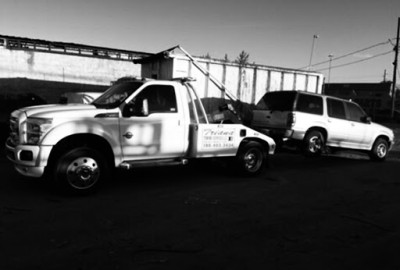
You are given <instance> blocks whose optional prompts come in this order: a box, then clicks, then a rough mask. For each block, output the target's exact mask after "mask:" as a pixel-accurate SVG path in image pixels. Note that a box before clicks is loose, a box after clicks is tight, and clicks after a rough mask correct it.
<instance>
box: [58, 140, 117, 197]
mask: <svg viewBox="0 0 400 270" xmlns="http://www.w3.org/2000/svg"><path fill="white" fill-rule="evenodd" d="M108 171H109V170H108V166H107V163H106V161H105V159H104V157H103V155H102V154H101V153H100V152H98V151H96V150H94V149H91V148H88V147H79V148H75V149H73V150H71V151H69V152H67V153H65V154H63V155H61V157H60V158H59V160H58V162H57V163H56V165H55V168H54V174H55V175H54V176H55V180H56V182H57V184H58V185H60V186H62V187H63V188H65V189H67V191H69V192H73V193H87V192H91V191H93V190H94V189H95V188H96V187H97V186H98V185H99V183H100V182H101V181H102V180H103V178H104V177H106V175H107V174H108Z"/></svg>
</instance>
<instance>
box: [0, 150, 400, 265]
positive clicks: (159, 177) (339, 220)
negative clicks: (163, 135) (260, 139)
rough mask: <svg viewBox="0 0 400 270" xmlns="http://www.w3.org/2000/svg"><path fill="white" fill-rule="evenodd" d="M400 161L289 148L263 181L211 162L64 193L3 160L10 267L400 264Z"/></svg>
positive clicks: (2, 231) (5, 248)
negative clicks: (306, 153)
mask: <svg viewBox="0 0 400 270" xmlns="http://www.w3.org/2000/svg"><path fill="white" fill-rule="evenodd" d="M399 165H400V161H399V160H398V159H396V158H389V159H388V160H387V161H386V162H378V163H376V162H370V161H369V160H367V159H364V158H362V157H356V156H352V157H349V156H345V157H337V156H324V157H321V158H305V157H303V156H302V155H298V154H296V153H278V154H277V155H275V156H273V157H271V158H270V161H269V167H268V168H267V170H266V171H265V173H263V174H262V175H260V176H258V177H255V178H250V179H249V178H243V177H240V176H237V175H235V174H233V173H231V172H230V170H229V169H226V168H222V167H220V166H219V165H218V164H213V163H208V162H199V163H195V164H191V165H190V166H187V167H171V168H157V169H146V170H138V171H135V172H132V173H131V172H130V173H128V172H119V173H117V175H116V176H115V177H114V178H113V179H112V180H113V181H109V182H108V183H106V184H105V185H103V187H102V188H101V189H100V190H99V191H98V192H97V193H95V194H93V195H90V196H85V197H71V196H66V195H61V194H58V193H56V192H54V190H53V189H52V188H51V187H49V186H47V184H46V183H45V182H42V181H38V180H32V179H27V178H24V177H21V176H19V175H18V174H17V173H16V172H14V170H13V168H12V166H11V164H10V163H9V162H7V161H6V160H5V159H1V160H0V171H1V175H2V177H1V181H0V251H1V252H0V257H1V258H0V269H60V270H63V269H68V270H69V269H306V268H310V269H399V268H400V259H399V258H398V251H399V250H400V215H399V214H398V213H399V212H400V196H399V193H400V178H399V177H398V174H399V169H398V168H399Z"/></svg>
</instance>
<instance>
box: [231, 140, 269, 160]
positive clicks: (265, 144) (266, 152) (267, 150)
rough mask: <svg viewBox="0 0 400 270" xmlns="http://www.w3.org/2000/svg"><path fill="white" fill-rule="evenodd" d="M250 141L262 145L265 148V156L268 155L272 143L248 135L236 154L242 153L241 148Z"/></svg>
mask: <svg viewBox="0 0 400 270" xmlns="http://www.w3.org/2000/svg"><path fill="white" fill-rule="evenodd" d="M250 142H257V143H259V144H260V145H261V146H262V148H263V150H265V151H264V155H265V156H267V155H268V153H269V148H270V145H269V144H268V142H266V141H264V140H262V139H260V138H255V137H248V138H245V139H243V140H242V141H241V142H240V144H239V147H238V150H237V152H236V155H237V154H239V153H240V150H241V149H243V146H245V145H246V144H248V143H250Z"/></svg>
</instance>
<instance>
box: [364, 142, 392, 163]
mask: <svg viewBox="0 0 400 270" xmlns="http://www.w3.org/2000/svg"><path fill="white" fill-rule="evenodd" d="M388 149H389V146H388V142H387V141H386V140H385V139H383V138H378V139H377V140H376V141H375V142H374V145H373V146H372V149H371V152H370V154H369V156H370V158H371V160H374V161H384V160H385V159H386V157H387V154H388Z"/></svg>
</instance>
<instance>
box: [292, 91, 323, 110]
mask: <svg viewBox="0 0 400 270" xmlns="http://www.w3.org/2000/svg"><path fill="white" fill-rule="evenodd" d="M296 107H297V111H299V112H305V113H312V114H319V115H322V97H318V96H312V95H304V94H300V95H299V98H298V100H297V106H296Z"/></svg>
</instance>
